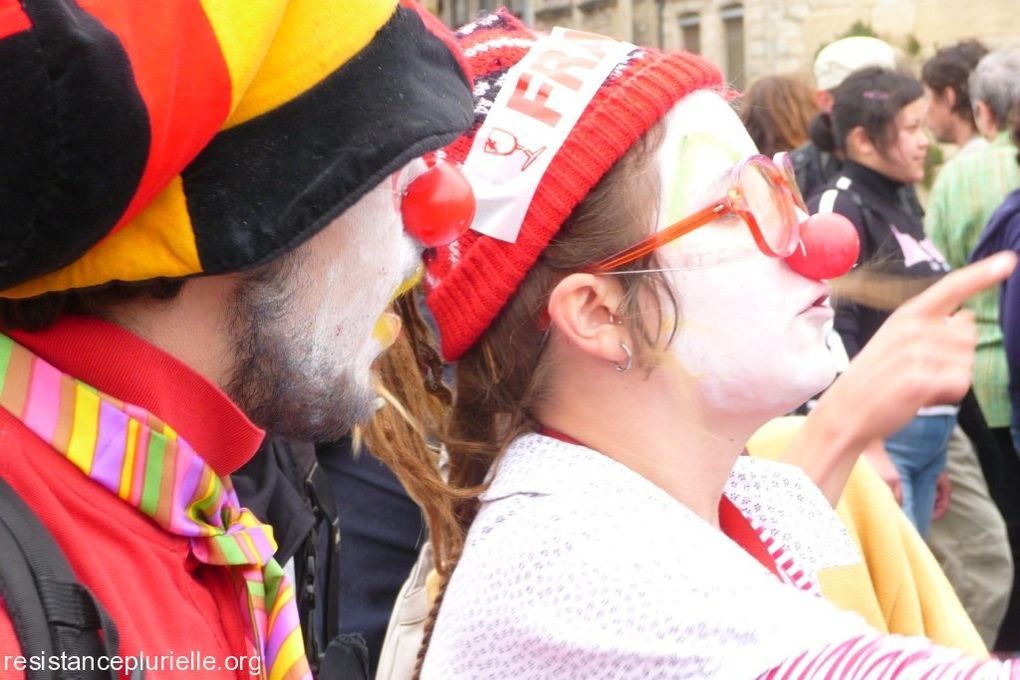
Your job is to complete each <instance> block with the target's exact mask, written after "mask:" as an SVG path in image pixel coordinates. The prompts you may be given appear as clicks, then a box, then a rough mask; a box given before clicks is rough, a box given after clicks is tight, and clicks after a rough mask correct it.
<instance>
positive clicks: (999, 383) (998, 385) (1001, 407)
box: [925, 52, 1020, 430]
mask: <svg viewBox="0 0 1020 680" xmlns="http://www.w3.org/2000/svg"><path fill="white" fill-rule="evenodd" d="M1003 55H1007V56H1008V55H1009V53H1003V52H999V53H992V54H990V55H988V56H987V57H985V58H984V59H982V61H981V63H980V64H979V65H978V67H977V69H975V71H974V74H973V75H972V76H971V80H970V83H971V99H972V101H973V102H974V109H975V113H976V115H977V119H976V122H977V124H978V129H979V130H980V131H981V134H982V136H983V137H984V138H985V139H987V140H988V142H989V143H988V145H987V146H985V147H984V148H976V149H973V150H970V149H968V146H969V145H964V147H963V150H962V151H961V153H960V154H959V155H958V156H956V157H955V158H953V159H952V160H950V161H949V162H948V163H946V165H945V167H944V168H942V171H941V172H940V173H939V176H938V178H937V179H936V180H935V185H934V187H933V188H932V191H931V198H930V201H929V205H928V213H927V215H926V217H925V231H926V232H927V233H928V234H929V235H930V236H931V239H932V241H933V242H934V243H935V245H936V246H937V247H938V249H939V250H940V251H941V252H942V254H943V255H945V257H946V260H947V261H948V262H949V264H951V265H952V266H953V268H959V267H962V266H964V265H966V264H967V258H968V256H969V255H970V252H971V250H973V249H974V246H975V245H976V244H977V240H978V237H979V236H980V235H981V232H982V231H983V230H984V227H985V223H987V222H988V218H989V217H991V215H992V213H993V212H994V211H995V209H996V208H997V207H998V206H999V204H1000V203H1002V200H1003V199H1004V198H1005V197H1006V194H1008V193H1009V192H1010V191H1012V190H1013V189H1015V188H1017V187H1020V169H1018V168H1017V164H1016V153H1017V150H1016V147H1015V146H1013V144H1012V142H1011V141H1010V139H1009V131H1008V130H1006V129H1005V124H1006V116H1007V115H1008V112H1009V107H1010V105H1011V104H1012V100H1013V98H1015V97H1016V96H1017V94H1018V93H1017V92H1016V90H1017V89H1018V88H1017V85H1016V84H1017V83H1018V82H1020V70H1017V71H1014V70H1013V67H1017V68H1020V64H1017V63H1013V61H1016V59H1015V58H1014V60H1013V61H1011V60H1008V59H1004V58H1003ZM967 306H968V307H969V308H970V309H973V310H974V313H975V315H976V316H977V324H978V334H979V340H978V350H977V359H976V360H975V364H974V392H975V394H976V395H977V398H978V402H979V403H980V404H981V411H982V413H984V416H985V420H986V421H987V422H988V426H989V427H990V428H992V429H999V428H1004V429H1006V430H1008V428H1009V423H1010V403H1009V395H1008V393H1007V382H1008V379H1009V374H1008V371H1007V368H1006V355H1005V352H1004V350H1003V347H1002V329H1001V328H1000V327H999V294H998V291H996V290H990V291H986V292H984V293H982V294H981V295H977V296H975V297H974V298H972V299H971V300H970V301H969V302H968V303H967Z"/></svg>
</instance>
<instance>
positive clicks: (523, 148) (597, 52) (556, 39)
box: [464, 26, 636, 243]
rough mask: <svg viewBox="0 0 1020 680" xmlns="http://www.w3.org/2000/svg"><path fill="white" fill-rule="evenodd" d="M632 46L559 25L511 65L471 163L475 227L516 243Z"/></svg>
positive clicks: (468, 173) (467, 166)
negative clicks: (555, 162) (548, 178)
mask: <svg viewBox="0 0 1020 680" xmlns="http://www.w3.org/2000/svg"><path fill="white" fill-rule="evenodd" d="M635 49H636V48H635V46H634V45H631V44H630V43H625V42H620V41H618V40H613V39H612V38H607V37H605V36H601V35H595V34H593V33H585V32H583V31H575V30H572V29H566V28H562V27H559V26H557V27H556V28H554V29H553V30H552V32H551V33H550V34H549V35H547V36H543V37H541V38H539V39H538V40H537V41H536V42H535V44H534V45H533V46H532V48H531V49H530V50H529V51H528V53H527V54H526V55H525V56H524V58H523V59H521V60H520V61H519V62H518V63H517V64H515V65H514V66H513V67H511V68H510V69H509V70H508V71H507V73H506V76H505V80H504V84H503V87H502V89H501V90H500V91H499V94H498V95H497V96H496V99H495V101H494V102H493V105H492V108H491V109H489V113H488V116H487V117H486V119H485V122H484V123H483V124H482V126H481V128H479V130H478V134H477V135H475V139H474V143H473V144H472V145H471V151H470V152H469V153H468V156H467V158H466V159H465V161H464V174H465V175H466V176H467V177H468V179H469V181H470V182H471V186H472V188H473V189H474V193H475V200H476V202H477V210H476V212H475V219H474V222H473V223H472V225H471V228H472V229H474V230H475V231H477V232H479V233H482V234H486V235H488V236H491V237H493V238H497V239H500V240H502V241H508V242H510V243H514V242H516V241H517V236H518V235H519V234H520V231H521V225H522V224H523V222H524V216H525V215H526V214H527V212H528V206H529V205H531V199H532V198H533V197H534V195H535V191H536V190H537V189H538V185H539V182H541V181H542V177H543V176H544V175H545V171H546V169H547V168H548V167H549V163H551V162H552V159H553V158H554V157H555V156H556V153H557V152H558V151H559V149H560V147H561V146H563V143H564V142H565V141H566V140H567V136H568V135H569V134H570V131H571V130H572V129H573V127H574V125H576V124H577V121H578V119H579V118H580V117H581V113H582V112H583V111H584V109H585V108H586V107H587V106H588V104H589V102H591V100H592V98H593V97H594V96H595V93H596V92H598V90H599V87H600V86H601V85H602V83H603V82H605V80H606V78H607V77H609V74H610V73H612V72H613V69H614V68H616V67H617V66H618V65H619V64H620V63H621V62H623V61H624V60H625V59H626V58H627V55H628V54H630V53H631V52H632V51H633V50H635Z"/></svg>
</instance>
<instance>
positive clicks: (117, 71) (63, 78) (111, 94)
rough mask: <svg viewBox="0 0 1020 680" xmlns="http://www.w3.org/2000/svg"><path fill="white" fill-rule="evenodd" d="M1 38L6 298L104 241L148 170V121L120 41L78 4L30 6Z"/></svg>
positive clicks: (0, 172) (33, 2)
mask: <svg viewBox="0 0 1020 680" xmlns="http://www.w3.org/2000/svg"><path fill="white" fill-rule="evenodd" d="M21 6H22V8H23V9H24V12H25V14H27V15H28V17H29V19H30V21H31V23H32V28H30V29H29V30H25V31H21V32H18V33H14V34H13V35H9V36H6V37H4V38H2V39H0V64H3V65H4V67H3V69H0V121H3V133H2V134H0V214H2V215H3V218H2V219H3V222H2V227H0V289H3V288H5V287H7V286H9V285H12V284H14V283H17V282H19V281H23V280H25V279H28V278H31V277H33V276H35V275H38V274H42V273H44V272H47V271H51V270H53V269H56V268H58V267H61V266H63V265H65V264H67V263H69V262H71V261H72V260H74V259H76V258H77V257H79V256H80V255H81V254H82V253H84V252H85V251H86V250H87V249H88V248H89V247H90V246H92V245H93V244H94V243H95V242H96V241H98V240H99V239H100V238H102V236H104V235H105V234H106V233H107V232H108V231H109V229H110V226H111V225H112V224H113V223H115V222H116V221H117V219H118V217H119V216H120V215H121V214H122V213H123V212H124V209H125V207H126V206H127V204H128V203H129V202H130V200H131V198H132V196H133V194H134V191H135V189H136V187H137V185H138V182H139V180H140V178H141V175H142V172H143V170H144V168H145V163H146V159H147V157H148V149H149V125H148V114H147V112H146V109H145V105H144V103H143V102H142V99H141V95H140V94H139V92H138V89H137V87H135V83H134V76H133V75H132V72H131V67H130V64H129V63H128V58H127V55H126V53H125V52H124V50H123V48H122V46H121V44H120V41H119V40H118V39H117V37H116V36H115V35H113V34H112V33H111V32H110V31H108V30H107V29H106V28H105V27H104V26H103V25H102V24H100V23H99V22H98V21H97V20H96V19H95V18H94V17H92V16H91V15H89V14H87V13H86V12H84V11H83V10H82V9H81V8H80V7H79V6H78V5H77V4H76V3H74V2H71V1H70V0H23V2H22V3H21Z"/></svg>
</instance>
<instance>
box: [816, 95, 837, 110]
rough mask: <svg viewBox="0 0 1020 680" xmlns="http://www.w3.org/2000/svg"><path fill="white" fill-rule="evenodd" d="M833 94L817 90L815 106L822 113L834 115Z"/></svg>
mask: <svg viewBox="0 0 1020 680" xmlns="http://www.w3.org/2000/svg"><path fill="white" fill-rule="evenodd" d="M832 102H833V96H832V93H831V92H829V91H828V90H815V106H817V107H818V110H819V111H821V112H822V113H832Z"/></svg>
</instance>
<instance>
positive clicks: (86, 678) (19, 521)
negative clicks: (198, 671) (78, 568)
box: [0, 479, 144, 680]
mask: <svg viewBox="0 0 1020 680" xmlns="http://www.w3.org/2000/svg"><path fill="white" fill-rule="evenodd" d="M0 596H2V597H3V602H4V606H5V607H6V609H7V614H8V616H9V617H10V619H11V623H12V625H13V626H14V632H15V635H16V636H17V638H18V642H19V643H20V645H21V649H22V656H23V657H25V659H24V661H25V665H24V667H23V670H24V672H25V677H26V678H28V680H65V679H66V680H117V679H118V678H121V677H123V675H122V674H121V673H120V672H119V671H115V670H110V669H109V666H110V665H111V664H110V659H111V657H115V656H117V654H118V650H119V637H118V634H117V628H116V626H115V625H114V623H113V620H112V619H111V618H110V616H109V615H108V614H107V613H106V611H105V610H104V609H103V606H102V605H101V604H100V603H99V601H98V600H97V599H96V597H95V596H94V595H93V594H92V592H91V591H90V590H89V589H88V588H86V587H85V586H84V585H82V584H81V583H79V581H78V579H77V577H75V575H74V572H73V571H72V570H71V566H70V565H69V564H68V563H67V558H66V557H64V554H63V552H62V551H61V550H60V547H59V546H57V544H56V542H55V541H54V540H53V537H52V536H51V535H50V532H49V530H48V529H47V528H46V527H45V526H43V524H42V522H40V521H39V519H38V518H37V517H36V516H35V513H34V512H33V511H32V509H31V508H29V507H28V505H27V504H26V503H25V501H24V500H22V499H21V497H20V496H19V495H18V494H17V492H16V491H14V489H13V488H11V486H10V485H9V484H8V483H7V482H6V481H5V480H3V479H0ZM62 658H63V659H75V660H76V665H77V666H78V667H80V668H82V669H84V670H81V671H69V670H68V671H65V670H61V669H60V665H59V664H57V661H59V660H61V659H62ZM10 662H11V663H12V664H13V661H10ZM67 665H70V664H67ZM114 665H116V664H114ZM18 669H22V667H21V666H20V665H19V666H18V668H17V669H15V668H11V670H18ZM103 669H106V670H103ZM130 677H131V678H132V680H139V679H141V678H143V677H144V674H143V672H142V671H140V670H138V671H134V672H132V674H131V676H130Z"/></svg>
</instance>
